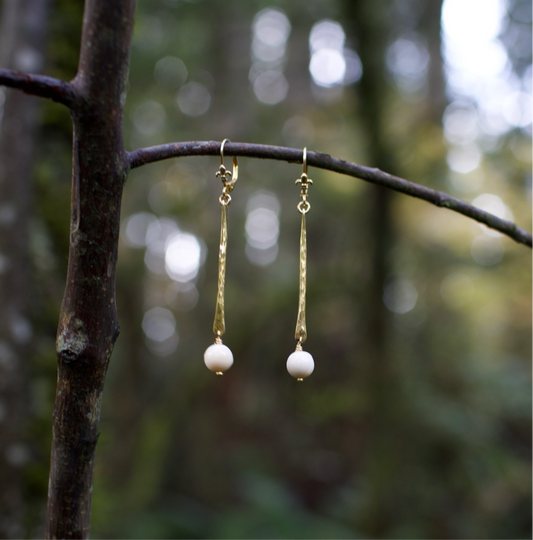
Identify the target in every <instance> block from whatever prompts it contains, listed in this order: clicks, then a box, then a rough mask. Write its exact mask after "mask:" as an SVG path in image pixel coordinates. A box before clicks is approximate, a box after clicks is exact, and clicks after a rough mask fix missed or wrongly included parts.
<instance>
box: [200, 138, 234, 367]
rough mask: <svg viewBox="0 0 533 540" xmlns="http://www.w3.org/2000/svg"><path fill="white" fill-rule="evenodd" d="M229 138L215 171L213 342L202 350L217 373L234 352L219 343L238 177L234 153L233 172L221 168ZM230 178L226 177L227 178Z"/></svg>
mask: <svg viewBox="0 0 533 540" xmlns="http://www.w3.org/2000/svg"><path fill="white" fill-rule="evenodd" d="M227 142H229V139H224V140H223V141H222V143H221V145H220V167H219V169H218V172H217V173H216V176H217V177H220V179H221V180H222V184H223V187H222V194H221V195H220V197H219V199H218V200H219V202H220V206H221V208H222V215H221V219H220V248H219V252H218V289H217V302H216V306H215V320H214V322H213V332H214V334H215V336H216V337H215V343H214V344H213V345H211V346H209V347H208V348H207V349H206V351H205V353H204V362H205V365H206V366H207V367H208V368H209V369H210V370H211V371H214V372H215V373H216V374H217V375H222V374H223V373H224V371H227V370H228V369H229V368H230V367H231V366H232V365H233V353H232V352H231V350H230V349H229V347H226V345H224V344H223V343H222V334H224V332H225V331H226V323H225V318H224V285H225V280H226V252H227V247H228V206H229V203H230V202H231V196H230V193H231V191H232V190H233V188H234V187H235V184H236V182H237V178H238V177H239V164H238V162H237V157H236V156H233V172H232V173H231V172H230V171H228V170H227V169H226V167H224V145H225V144H226V143H227ZM228 177H229V179H228Z"/></svg>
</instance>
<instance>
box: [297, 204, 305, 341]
mask: <svg viewBox="0 0 533 540" xmlns="http://www.w3.org/2000/svg"><path fill="white" fill-rule="evenodd" d="M306 282H307V233H306V230H305V213H302V228H301V231H300V292H299V298H298V318H297V319H296V332H295V335H294V337H295V338H296V339H297V340H298V341H299V343H303V342H304V341H305V340H306V339H307V327H306V324H305V294H306V288H307V284H306Z"/></svg>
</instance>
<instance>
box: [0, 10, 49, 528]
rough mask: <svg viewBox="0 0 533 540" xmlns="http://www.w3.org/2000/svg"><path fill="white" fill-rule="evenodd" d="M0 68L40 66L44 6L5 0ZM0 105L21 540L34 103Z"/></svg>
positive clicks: (2, 442) (9, 523) (10, 100)
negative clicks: (0, 66) (0, 65)
mask: <svg viewBox="0 0 533 540" xmlns="http://www.w3.org/2000/svg"><path fill="white" fill-rule="evenodd" d="M2 7H3V9H2V26H1V28H0V63H1V64H2V65H4V66H7V67H10V68H13V69H17V70H21V71H23V70H28V69H29V70H35V69H39V68H40V67H41V64H42V53H41V51H42V48H43V44H44V38H45V24H46V14H47V9H48V0H5V1H4V3H3V5H2ZM1 101H2V100H1V99H0V305H1V306H2V316H1V317H0V449H1V452H0V538H21V537H22V536H24V532H23V531H24V527H23V519H24V517H23V516H24V502H23V489H24V486H23V482H24V477H23V468H24V465H25V464H26V462H27V459H28V457H29V451H28V449H27V443H28V441H26V440H25V433H26V429H25V428H26V423H27V421H28V416H29V412H28V399H27V397H28V395H27V394H28V392H27V377H28V358H29V355H30V354H31V346H30V340H31V325H30V322H29V321H30V319H31V313H30V309H31V296H30V291H31V276H30V270H29V268H30V264H29V254H28V223H29V217H30V207H31V198H32V192H33V188H32V162H33V154H34V148H35V140H36V137H37V132H38V124H39V108H40V104H39V100H37V99H36V98H34V97H29V96H26V95H24V94H22V93H21V92H17V91H14V90H7V89H6V91H5V101H4V104H3V105H4V107H3V111H4V112H3V114H2V104H1Z"/></svg>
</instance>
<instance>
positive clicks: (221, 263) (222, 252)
mask: <svg viewBox="0 0 533 540" xmlns="http://www.w3.org/2000/svg"><path fill="white" fill-rule="evenodd" d="M220 206H221V208H222V215H221V218H220V247H219V250H218V289H217V303H216V306H215V320H214V322H213V332H214V333H215V335H216V336H219V337H220V336H222V335H223V334H224V332H225V331H226V323H225V320H224V286H225V281H226V252H227V249H228V205H227V204H224V203H223V202H222V201H221V202H220Z"/></svg>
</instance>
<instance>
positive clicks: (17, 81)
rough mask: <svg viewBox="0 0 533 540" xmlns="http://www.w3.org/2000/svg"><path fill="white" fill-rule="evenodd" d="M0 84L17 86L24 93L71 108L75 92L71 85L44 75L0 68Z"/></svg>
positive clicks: (11, 86)
mask: <svg viewBox="0 0 533 540" xmlns="http://www.w3.org/2000/svg"><path fill="white" fill-rule="evenodd" d="M0 86H8V87H10V88H17V89H18V90H22V91H23V92H25V93H26V94H31V95H33V96H38V97H44V98H48V99H51V100H53V101H57V102H58V103H62V104H63V105H66V106H67V107H68V108H69V109H71V108H73V106H74V103H75V101H76V92H75V91H74V88H73V87H72V85H71V84H70V83H68V82H65V81H60V80H59V79H54V78H53V77H46V76H45V75H32V74H29V73H22V72H20V71H13V70H10V69H3V68H0Z"/></svg>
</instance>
